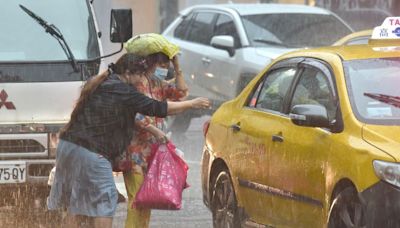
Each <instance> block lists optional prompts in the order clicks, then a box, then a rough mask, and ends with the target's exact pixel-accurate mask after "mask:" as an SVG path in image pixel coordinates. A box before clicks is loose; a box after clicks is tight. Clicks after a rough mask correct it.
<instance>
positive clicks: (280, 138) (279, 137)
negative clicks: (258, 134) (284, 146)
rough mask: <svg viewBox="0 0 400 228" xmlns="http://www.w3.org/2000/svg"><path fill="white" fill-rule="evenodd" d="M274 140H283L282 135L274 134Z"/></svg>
mask: <svg viewBox="0 0 400 228" xmlns="http://www.w3.org/2000/svg"><path fill="white" fill-rule="evenodd" d="M272 142H283V136H282V135H272Z"/></svg>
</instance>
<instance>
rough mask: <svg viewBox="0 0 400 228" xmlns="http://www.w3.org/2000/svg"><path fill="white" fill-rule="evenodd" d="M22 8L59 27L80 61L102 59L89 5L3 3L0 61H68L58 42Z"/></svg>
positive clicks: (77, 1)
mask: <svg viewBox="0 0 400 228" xmlns="http://www.w3.org/2000/svg"><path fill="white" fill-rule="evenodd" d="M19 5H22V6H24V7H26V8H28V9H29V10H31V11H32V12H34V13H35V14H37V15H38V16H39V17H41V18H42V19H44V20H45V21H47V22H48V23H49V24H54V25H55V26H57V27H58V28H59V29H60V31H61V33H62V34H63V36H64V38H65V39H66V41H67V43H68V45H69V46H70V48H71V51H72V53H73V55H74V56H75V58H76V59H77V60H86V59H90V58H94V57H97V56H99V53H100V51H99V45H98V42H97V33H96V30H95V25H94V21H93V17H92V16H91V12H90V11H89V6H88V2H87V1H82V0H41V1H31V0H18V1H2V3H1V7H0V30H1V33H2V34H4V33H7V36H4V35H2V36H0V61H12V62H19V61H22V62H28V61H60V60H66V59H67V57H66V55H65V53H64V51H63V49H62V48H61V47H60V45H59V43H58V42H57V40H56V39H54V38H53V37H51V35H50V34H48V33H46V31H45V30H44V28H43V27H42V26H40V25H39V24H38V23H37V22H36V21H35V20H34V19H33V18H31V17H30V16H28V15H27V14H26V13H25V12H24V11H23V10H22V9H21V8H20V6H19Z"/></svg>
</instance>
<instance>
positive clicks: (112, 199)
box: [47, 140, 118, 217]
mask: <svg viewBox="0 0 400 228" xmlns="http://www.w3.org/2000/svg"><path fill="white" fill-rule="evenodd" d="M117 199H118V193H117V188H116V186H115V182H114V177H113V174H112V168H111V163H110V162H109V161H108V160H107V159H106V158H104V157H103V156H101V155H99V154H97V153H94V152H91V151H89V150H87V149H86V148H84V147H81V146H79V145H76V144H74V143H71V142H68V141H64V140H60V142H59V144H58V147H57V158H56V173H55V178H54V182H53V184H52V186H51V191H50V196H49V198H48V202H47V204H48V208H49V210H57V209H66V210H68V212H69V213H70V214H73V215H85V216H90V217H112V216H114V214H115V210H116V208H117Z"/></svg>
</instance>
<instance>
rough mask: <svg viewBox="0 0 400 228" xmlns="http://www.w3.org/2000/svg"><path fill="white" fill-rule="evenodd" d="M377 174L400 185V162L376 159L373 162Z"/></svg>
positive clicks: (382, 178)
mask: <svg viewBox="0 0 400 228" xmlns="http://www.w3.org/2000/svg"><path fill="white" fill-rule="evenodd" d="M373 165H374V170H375V174H376V175H377V176H378V177H379V178H380V179H381V180H383V181H386V182H388V183H389V184H392V185H394V186H397V187H400V164H399V163H393V162H385V161H378V160H375V161H374V162H373Z"/></svg>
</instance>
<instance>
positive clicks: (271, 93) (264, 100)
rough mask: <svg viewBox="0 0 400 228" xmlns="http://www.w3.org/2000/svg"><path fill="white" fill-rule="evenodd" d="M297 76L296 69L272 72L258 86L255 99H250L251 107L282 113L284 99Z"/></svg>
mask: <svg viewBox="0 0 400 228" xmlns="http://www.w3.org/2000/svg"><path fill="white" fill-rule="evenodd" d="M295 74H296V70H295V69H294V68H284V69H278V70H275V71H272V72H270V73H269V74H268V75H267V76H266V77H264V78H265V80H264V81H263V83H260V84H259V85H258V88H257V89H256V91H255V93H254V95H253V97H252V98H251V99H250V104H249V106H250V107H253V108H257V109H267V110H273V111H277V112H281V110H282V108H283V104H284V99H285V97H286V94H287V92H288V91H289V88H290V85H291V84H292V81H293V78H294V76H295Z"/></svg>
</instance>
